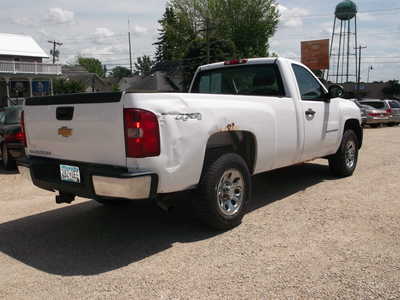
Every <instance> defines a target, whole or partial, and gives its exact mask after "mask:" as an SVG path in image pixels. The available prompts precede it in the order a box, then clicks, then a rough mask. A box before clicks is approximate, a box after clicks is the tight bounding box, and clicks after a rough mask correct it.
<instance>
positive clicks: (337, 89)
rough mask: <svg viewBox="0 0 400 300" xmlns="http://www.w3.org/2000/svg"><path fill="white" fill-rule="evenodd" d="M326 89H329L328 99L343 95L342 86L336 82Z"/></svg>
mask: <svg viewBox="0 0 400 300" xmlns="http://www.w3.org/2000/svg"><path fill="white" fill-rule="evenodd" d="M328 91H329V94H328V95H329V98H330V99H332V98H340V97H343V95H344V89H343V87H342V86H341V85H338V84H334V85H331V86H330V87H329V89H328Z"/></svg>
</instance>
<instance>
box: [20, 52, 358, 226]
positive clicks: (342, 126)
mask: <svg viewBox="0 0 400 300" xmlns="http://www.w3.org/2000/svg"><path fill="white" fill-rule="evenodd" d="M342 91H343V90H341V88H340V87H339V86H332V87H331V88H330V89H329V91H328V90H327V89H326V88H325V87H324V85H323V84H321V82H320V81H319V80H318V79H317V78H316V77H315V76H314V74H313V73H312V72H311V71H310V70H309V69H308V68H307V67H305V66H304V65H302V64H300V63H298V62H295V61H292V60H288V59H284V58H258V59H248V60H247V59H238V60H232V61H227V62H221V63H215V64H210V65H206V66H201V67H199V68H198V71H197V72H196V75H195V77H194V79H193V82H192V85H191V88H190V91H189V93H171V94H166V93H153V94H140V93H129V92H123V93H94V94H72V95H59V96H53V97H39V98H30V99H27V100H26V103H25V107H24V118H23V126H24V133H25V136H26V154H27V158H26V159H24V160H21V161H20V162H19V163H18V165H19V170H20V172H21V173H23V174H25V175H28V176H29V177H30V178H31V180H32V181H33V183H34V184H35V185H36V186H38V187H39V188H42V189H45V190H49V191H53V192H58V196H56V200H57V202H59V203H70V202H71V201H73V200H74V197H75V196H80V197H85V198H90V199H94V200H97V201H99V202H101V203H104V204H107V203H113V202H114V201H117V200H118V199H127V200H135V199H162V198H163V197H164V196H167V195H171V194H172V193H176V192H180V191H185V190H194V191H196V193H194V195H196V196H194V197H193V199H192V200H193V205H194V207H195V208H196V211H197V213H198V216H199V217H200V219H201V220H202V221H203V222H204V223H206V224H208V225H210V226H212V227H214V228H218V229H229V228H232V227H234V226H237V225H238V224H240V223H241V220H242V217H243V216H244V214H245V213H246V208H247V206H248V204H249V202H250V200H251V190H252V183H251V181H252V179H251V177H252V175H255V174H258V173H262V172H266V171H270V170H273V169H277V168H282V167H286V166H290V165H294V164H298V163H301V162H305V161H309V160H312V159H316V158H321V157H323V158H327V159H329V167H330V169H331V170H332V172H333V173H334V174H335V175H337V176H350V175H352V173H353V172H354V170H355V168H356V165H357V160H358V151H359V149H360V148H361V145H362V139H363V131H362V127H361V115H360V110H359V109H358V107H357V106H356V105H355V104H354V103H352V102H351V101H347V100H344V99H341V98H338V96H340V95H341V92H342ZM288 184H290V183H288Z"/></svg>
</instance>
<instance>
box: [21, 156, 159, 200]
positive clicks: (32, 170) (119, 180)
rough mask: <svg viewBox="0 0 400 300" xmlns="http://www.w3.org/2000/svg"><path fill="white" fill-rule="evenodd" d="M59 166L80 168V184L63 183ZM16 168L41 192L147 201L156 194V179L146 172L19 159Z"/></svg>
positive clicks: (156, 177) (96, 165)
mask: <svg viewBox="0 0 400 300" xmlns="http://www.w3.org/2000/svg"><path fill="white" fill-rule="evenodd" d="M60 164H64V165H65V164H66V165H72V166H76V167H79V170H80V176H81V183H70V182H64V181H62V180H61V177H60V167H59V166H60ZM17 165H18V170H19V172H20V173H21V174H22V176H24V177H25V178H27V179H29V180H31V181H32V182H33V184H34V185H36V186H37V187H39V188H41V189H45V190H48V191H59V192H60V193H65V194H70V195H74V196H79V197H84V198H89V199H128V200H138V199H149V198H154V197H155V196H156V192H157V184H158V176H157V175H156V174H154V173H152V172H150V171H148V170H135V171H132V170H128V169H127V168H123V167H114V166H107V165H98V164H87V163H81V162H70V161H62V160H56V159H46V158H39V157H30V158H25V159H22V160H18V162H17Z"/></svg>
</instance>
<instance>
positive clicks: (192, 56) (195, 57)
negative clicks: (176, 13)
mask: <svg viewBox="0 0 400 300" xmlns="http://www.w3.org/2000/svg"><path fill="white" fill-rule="evenodd" d="M208 45H211V47H210V49H209V58H210V60H211V61H223V60H230V59H232V58H234V57H235V56H236V49H235V45H234V44H233V42H232V41H229V40H214V39H211V40H210V41H209V42H207V41H204V40H201V39H197V40H194V41H193V42H192V43H190V45H189V47H188V50H187V52H186V55H185V56H184V58H183V64H182V66H183V68H182V70H183V86H184V88H185V90H187V89H188V88H189V85H190V83H191V81H192V78H193V76H194V73H195V72H196V70H197V68H198V66H200V65H204V64H207V60H208V56H207V52H208Z"/></svg>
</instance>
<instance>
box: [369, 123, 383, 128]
mask: <svg viewBox="0 0 400 300" xmlns="http://www.w3.org/2000/svg"><path fill="white" fill-rule="evenodd" d="M380 125H381V124H371V127H372V128H378V127H379V126H380Z"/></svg>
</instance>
